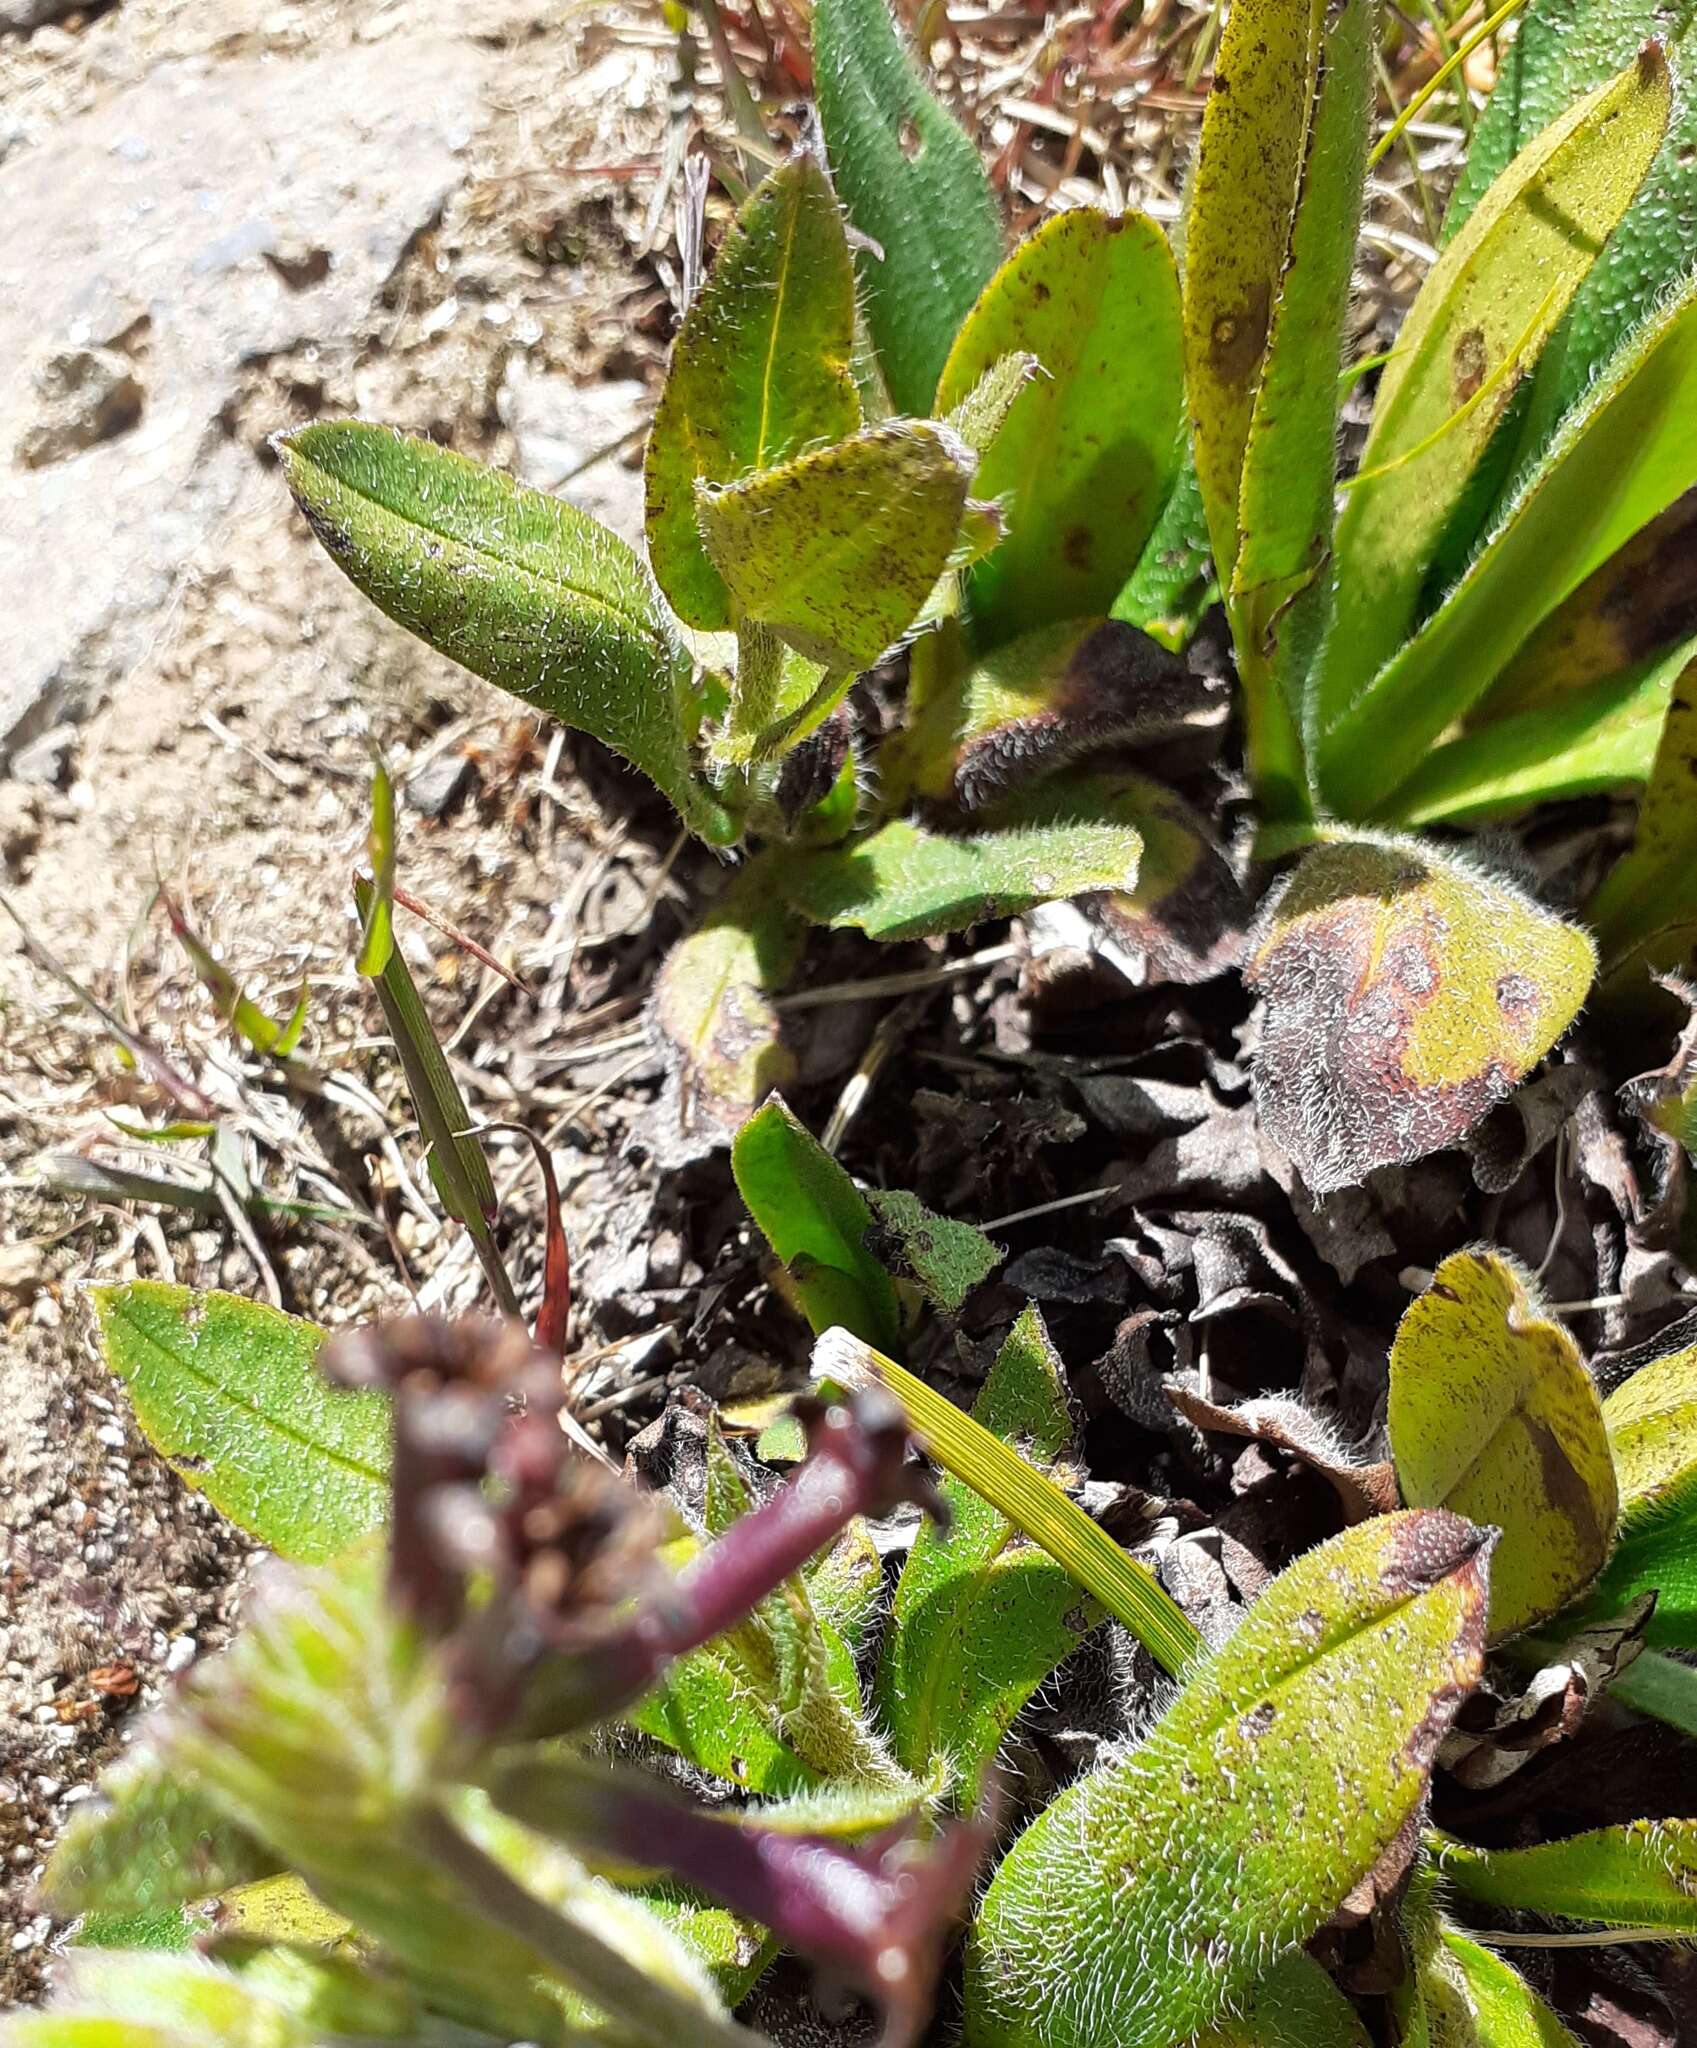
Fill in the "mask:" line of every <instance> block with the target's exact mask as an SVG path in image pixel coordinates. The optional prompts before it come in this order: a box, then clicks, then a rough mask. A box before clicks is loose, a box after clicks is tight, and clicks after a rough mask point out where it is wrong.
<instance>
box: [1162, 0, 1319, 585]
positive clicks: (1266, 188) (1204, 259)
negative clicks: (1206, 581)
mask: <svg viewBox="0 0 1697 2048" xmlns="http://www.w3.org/2000/svg"><path fill="white" fill-rule="evenodd" d="M1324 15H1325V7H1324V4H1323V0H1238V4H1237V5H1236V6H1234V7H1233V8H1232V10H1231V11H1230V13H1229V14H1228V15H1227V16H1226V25H1225V29H1224V31H1223V33H1222V34H1221V37H1220V50H1219V55H1218V57H1217V58H1216V60H1215V64H1214V84H1213V90H1212V91H1211V92H1210V93H1209V95H1208V103H1207V105H1206V107H1205V108H1204V109H1203V113H1202V139H1201V143H1200V145H1199V147H1198V153H1197V159H1196V175H1195V179H1194V181H1193V183H1192V186H1191V194H1190V216H1189V221H1188V224H1187V226H1186V230H1185V248H1184V354H1185V379H1186V384H1187V387H1188V390H1189V394H1190V403H1191V406H1192V409H1193V411H1194V413H1195V425H1196V473H1197V476H1198V478H1199V479H1200V482H1201V486H1202V502H1203V504H1204V506H1205V507H1206V508H1207V514H1208V531H1209V532H1210V533H1211V534H1212V536H1213V540H1214V561H1215V564H1216V565H1217V567H1218V569H1219V572H1220V578H1221V581H1222V582H1223V583H1225V584H1227V585H1228V586H1229V584H1230V582H1231V577H1232V573H1233V571H1234V569H1235V568H1236V566H1237V554H1238V545H1239V531H1238V500H1239V494H1240V488H1241V483H1242V476H1243V457H1244V450H1245V448H1246V446H1247V445H1248V441H1249V426H1250V421H1251V419H1252V417H1253V415H1254V411H1255V397H1256V392H1257V390H1258V389H1259V386H1260V382H1261V373H1262V365H1263V360H1264V357H1265V352H1266V347H1267V336H1268V334H1269V332H1270V331H1271V327H1272V321H1273V308H1274V305H1275V302H1276V301H1277V299H1278V295H1279V290H1280V286H1281V282H1282V279H1283V273H1284V268H1285V255H1286V250H1287V247H1288V244H1289V239H1290V226H1291V216H1292V213H1293V210H1294V208H1295V203H1296V195H1297V190H1298V186H1299V182H1300V173H1301V168H1302V158H1303V150H1304V146H1305V143H1306V139H1307V134H1308V122H1309V116H1310V112H1311V109H1312V106H1313V98H1314V85H1315V81H1316V78H1317V76H1318V72H1319V65H1320V52H1321V28H1322V22H1323V18H1324ZM1324 374H1327V375H1329V374H1330V373H1329V370H1328V371H1326V372H1325V373H1324Z"/></svg>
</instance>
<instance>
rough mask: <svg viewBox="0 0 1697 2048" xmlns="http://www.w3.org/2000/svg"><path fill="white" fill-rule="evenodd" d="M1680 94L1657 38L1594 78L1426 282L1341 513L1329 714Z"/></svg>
mask: <svg viewBox="0 0 1697 2048" xmlns="http://www.w3.org/2000/svg"><path fill="white" fill-rule="evenodd" d="M1652 47H1655V46H1652ZM1672 97H1673V87H1672V81H1671V79H1670V77H1669V74H1668V67H1667V64H1666V62H1665V60H1662V59H1661V58H1660V54H1659V49H1658V53H1657V60H1656V61H1655V62H1646V63H1643V64H1639V63H1634V64H1632V65H1629V66H1628V67H1627V69H1626V70H1625V71H1623V72H1622V73H1621V74H1620V75H1619V76H1618V77H1617V78H1615V79H1612V80H1610V81H1609V82H1608V83H1607V84H1605V85H1602V86H1599V87H1598V88H1597V90H1596V91H1595V92H1594V93H1592V94H1591V95H1589V96H1588V97H1587V98H1586V99H1584V100H1582V101H1581V102H1580V103H1579V105H1578V106H1576V107H1573V108H1571V109H1570V110H1569V112H1568V113H1567V114H1566V115H1564V116H1563V118H1562V119H1561V120H1560V121H1559V122H1557V123H1556V124H1555V125H1554V126H1553V127H1552V128H1550V129H1548V130H1546V131H1545V133H1544V134H1542V135H1541V136H1539V137H1538V139H1537V140H1536V141H1535V142H1533V143H1532V144H1530V145H1529V146H1528V147H1527V148H1526V149H1525V150H1523V151H1522V152H1521V154H1520V155H1519V156H1518V157H1517V158H1516V159H1515V161H1514V163H1513V164H1512V165H1511V166H1510V167H1509V169H1508V171H1507V172H1505V173H1504V175H1503V177H1502V178H1501V179H1500V180H1499V181H1498V182H1497V184H1496V185H1494V186H1493V187H1492V189H1491V191H1490V192H1489V193H1488V194H1487V195H1486V197H1485V199H1484V200H1483V201H1482V202H1481V204H1480V205H1479V207H1478V208H1477V209H1476V211H1475V212H1474V213H1473V214H1472V216H1471V217H1470V219H1469V220H1468V223H1467V225H1466V227H1465V228H1463V229H1462V231H1461V233H1460V234H1459V235H1458V236H1457V237H1456V239H1455V240H1454V241H1453V242H1451V243H1450V245H1449V246H1448V248H1447V249H1446V250H1445V251H1444V253H1443V255H1442V256H1441V257H1440V258H1439V259H1438V262H1437V263H1436V264H1435V265H1434V266H1433V268H1432V270H1431V272H1430V273H1429V274H1428V276H1427V278H1426V280H1425V282H1424V283H1423V284H1422V286H1421V288H1420V293H1419V295H1418V297H1417V298H1416V299H1415V302H1414V304H1413V306H1412V307H1411V308H1410V310H1409V314H1408V317H1407V319H1406V320H1405V321H1404V323H1403V327H1402V331H1401V333H1400V334H1399V335H1398V337H1397V346H1396V349H1395V351H1394V352H1393V354H1392V356H1391V359H1390V362H1389V364H1388V365H1387V367H1386V369H1385V372H1384V375H1383V377H1382V378H1381V380H1380V384H1379V390H1378V393H1377V396H1376V398H1375V400H1374V405H1373V429H1372V432H1371V434H1370V435H1369V437H1368V441H1367V446H1366V448H1365V449H1364V450H1363V452H1362V457H1361V468H1360V470H1359V472H1358V473H1357V475H1356V477H1355V478H1354V479H1353V480H1352V483H1351V485H1350V486H1349V497H1348V501H1347V503H1346V504H1345V507H1344V511H1343V515H1342V517H1341V518H1340V519H1339V521H1338V529H1337V561H1338V582H1337V614H1336V618H1335V620H1334V623H1333V627H1332V632H1331V634H1330V636H1329V638H1328V641H1327V650H1326V659H1325V662H1324V664H1323V667H1322V669H1321V674H1320V700H1319V714H1320V718H1321V721H1322V722H1323V723H1324V724H1328V725H1329V724H1331V723H1332V722H1333V721H1334V720H1335V719H1336V718H1337V716H1338V715H1339V714H1340V713H1341V712H1343V711H1344V710H1345V709H1346V708H1347V707H1348V705H1349V704H1350V703H1351V702H1352V700H1353V699H1354V697H1355V695H1356V694H1357V692H1358V691H1359V690H1360V689H1362V688H1363V687H1364V686H1365V684H1366V683H1367V682H1368V681H1369V679H1370V678H1371V677H1372V675H1373V673H1374V671H1375V670H1376V669H1378V668H1379V667H1380V665H1381V664H1382V663H1383V662H1385V661H1386V660H1388V659H1389V658H1390V656H1392V655H1393V654H1394V653H1395V652H1396V651H1397V648H1398V646H1399V644H1400V642H1401V641H1402V639H1403V638H1404V637H1405V635H1406V632H1407V629H1408V627H1409V625H1410V623H1411V622H1412V620H1413V619H1414V617H1415V615H1416V612H1417V609H1418V606H1419V600H1420V593H1421V588H1422V584H1423V582H1424V579H1425V575H1426V571H1427V567H1428V565H1429V563H1430V561H1431V559H1432V557H1433V555H1434V553H1435V552H1436V550H1437V548H1438V545H1439V543H1440V541H1441V540H1442V539H1443V537H1444V534H1445V531H1446V529H1447V527H1448V526H1449V523H1450V520H1451V516H1452V514H1453V513H1454V511H1455V509H1456V507H1457V505H1458V504H1459V502H1460V501H1461V498H1462V494H1463V492H1464V491H1465V489H1466V486H1467V483H1468V480H1469V478H1470V477H1471V476H1472V474H1473V470H1474V467H1475V465H1476V464H1477V463H1478V461H1479V459H1480V457H1481V456H1482V455H1483V453H1484V451H1485V446H1486V443H1487V442H1488V441H1489V440H1490V438H1491V435H1492V434H1493V432H1494V431H1495V429H1496V424H1497V420H1498V418H1499V417H1500V414H1501V411H1502V407H1503V405H1504V404H1505V403H1506V401H1507V400H1508V398H1509V397H1510V396H1511V395H1512V392H1513V390H1514V386H1515V384H1516V382H1517V381H1518V380H1519V379H1520V378H1521V377H1523V376H1525V375H1526V374H1527V373H1528V372H1529V371H1530V370H1531V369H1532V368H1533V366H1534V365H1535V364H1536V362H1537V359H1538V354H1539V351H1540V350H1541V349H1542V348H1543V346H1544V343H1545V341H1546V340H1547V339H1548V338H1549V336H1550V335H1551V333H1552V332H1553V331H1554V330H1555V327H1556V325H1557V323H1558V321H1559V320H1560V319H1561V316H1562V314H1563V313H1564V312H1565V311H1566V309H1567V307H1568V306H1569V304H1571V302H1572V299H1573V295H1574V293H1575V292H1576V291H1577V290H1578V289H1579V287H1580V285H1581V284H1582V283H1583V282H1584V280H1585V277H1586V274H1587V273H1588V272H1589V270H1590V268H1591V265H1592V263H1593V262H1594V261H1595V260H1596V256H1597V252H1598V251H1599V250H1600V249H1601V247H1602V245H1603V243H1604V241H1605V240H1606V239H1607V237H1608V234H1609V231H1610V230H1611V229H1612V228H1613V227H1614V225H1615V223H1616V222H1617V221H1618V220H1619V219H1620V217H1621V215H1622V214H1623V213H1624V212H1625V211H1626V209H1627V207H1628V206H1629V205H1630V203H1631V201H1632V196H1633V194H1634V193H1635V192H1636V191H1637V189H1638V186H1639V183H1640V181H1641V180H1642V178H1643V176H1644V173H1645V171H1646V170H1648V168H1649V166H1650V162H1651V159H1652V158H1653V157H1654V156H1655V154H1656V151H1657V150H1658V149H1659V148H1660V147H1661V141H1662V136H1663V134H1664V133H1665V132H1666V129H1667V123H1668V112H1669V108H1670V107H1671V105H1672Z"/></svg>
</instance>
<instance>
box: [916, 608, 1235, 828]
mask: <svg viewBox="0 0 1697 2048" xmlns="http://www.w3.org/2000/svg"><path fill="white" fill-rule="evenodd" d="M950 683H952V687H949V686H948V684H950ZM1217 716H1218V712H1217V710H1216V706H1215V700H1214V699H1213V698H1212V696H1211V694H1210V692H1209V690H1208V687H1207V685H1206V684H1205V683H1204V682H1203V681H1202V680H1201V678H1199V677H1197V676H1193V675H1192V674H1191V673H1190V670H1189V669H1188V668H1187V666H1186V665H1185V663H1184V662H1182V661H1181V660H1179V658H1178V657H1177V656H1176V655H1172V654H1169V653H1168V652H1167V650H1166V649H1165V648H1164V647H1162V646H1161V645H1160V643H1159V642H1158V641H1155V640H1152V639H1150V638H1149V636H1148V634H1146V633H1140V632H1139V631H1138V630H1137V628H1136V627H1135V626H1127V625H1122V624H1121V623H1120V622H1119V621H1117V620H1114V619H1083V618H1080V619H1067V620H1064V621H1062V623H1061V624H1059V625H1051V626H1039V627H1038V628H1037V630H1036V631H1035V632H1032V633H1022V634H1021V635H1020V636H1019V638H1018V639H1017V640H1010V641H1008V642H1007V643H1006V645H1004V646H1001V647H998V648H996V649H995V650H994V652H993V653H991V654H988V655H986V656H985V657H984V659H983V660H982V661H978V662H975V663H973V664H972V666H971V667H966V666H965V665H964V664H962V665H961V666H960V668H959V669H958V670H957V671H956V672H955V673H954V674H953V675H952V676H951V677H949V678H948V679H947V680H946V683H945V687H942V688H933V689H931V690H928V691H927V692H925V693H924V694H923V695H922V696H921V698H920V699H919V701H918V703H917V705H916V707H915V710H914V713H913V714H912V723H911V724H910V725H909V727H908V729H907V730H906V731H905V732H904V733H902V734H901V736H900V737H899V739H898V740H896V742H895V743H894V746H893V748H892V749H891V754H892V756H893V758H892V759H890V760H889V761H886V760H885V759H884V758H882V757H881V759H880V764H879V765H880V770H881V772H882V773H883V774H884V775H885V776H886V778H888V777H889V776H892V775H893V776H894V777H896V778H897V779H898V782H899V786H900V787H902V788H903V789H910V790H912V791H913V792H914V793H915V794H917V795H920V796H924V797H928V798H931V799H933V800H935V801H939V802H952V803H956V804H958V805H959V806H960V807H961V808H962V809H963V810H968V811H974V810H979V809H981V808H982V807H983V806H984V805H986V804H989V803H992V802H994V801H995V799H996V798H998V797H1001V796H1005V795H1006V794H1007V793H1008V792H1009V791H1010V790H1011V789H1013V788H1014V787H1015V786H1016V785H1018V784H1019V783H1022V782H1032V781H1036V780H1037V779H1038V778H1039V777H1040V776H1043V775H1047V774H1052V773H1053V772H1054V771H1055V770H1056V769H1057V768H1060V767H1064V766H1065V765H1066V764H1067V763H1068V762H1069V761H1073V760H1076V759H1077V758H1078V757H1079V756H1080V755H1083V754H1086V753H1089V752H1092V751H1094V750H1097V749H1100V748H1104V747H1108V746H1126V745H1137V744H1140V743H1142V744H1147V743H1148V742H1150V741H1153V740H1157V739H1166V738H1170V737H1171V736H1172V735H1173V734H1174V733H1177V732H1181V731H1183V730H1184V729H1185V728H1186V727H1187V726H1202V725H1205V724H1208V723H1212V722H1213V721H1214V720H1215V719H1216V718H1217Z"/></svg>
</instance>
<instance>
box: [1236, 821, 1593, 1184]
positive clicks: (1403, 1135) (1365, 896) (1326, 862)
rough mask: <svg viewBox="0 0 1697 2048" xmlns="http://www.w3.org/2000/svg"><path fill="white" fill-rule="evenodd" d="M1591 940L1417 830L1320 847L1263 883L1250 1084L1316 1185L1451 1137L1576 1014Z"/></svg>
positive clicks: (1356, 1177)
mask: <svg viewBox="0 0 1697 2048" xmlns="http://www.w3.org/2000/svg"><path fill="white" fill-rule="evenodd" d="M1595 967H1596V952H1595V948H1594V947H1593V945H1592V942H1591V939H1590V937H1589V935H1588V934H1587V933H1586V932H1584V931H1582V930H1580V929H1578V928H1577V927H1576V926H1573V925H1569V924H1564V923H1563V922H1562V920H1561V919H1560V918H1557V917H1555V916H1553V915H1551V913H1550V912H1548V911H1546V910H1544V909H1542V908H1541V907H1540V906H1539V905H1538V904H1536V903H1534V902H1533V901H1532V900H1531V898H1530V897H1528V896H1525V895H1523V894H1522V893H1521V892H1520V891H1519V890H1518V889H1516V888H1514V887H1512V886H1511V885H1510V884H1509V883H1507V882H1503V881H1500V880H1497V879H1495V878H1494V877H1491V876H1488V875H1487V874H1485V873H1484V872H1482V871H1481V870H1479V869H1477V868H1474V867H1472V866H1470V865H1467V864H1465V863H1463V862H1462V861H1460V860H1458V859H1455V858H1453V857H1450V856H1448V855H1445V854H1441V853H1439V852H1438V851H1436V850H1435V849H1434V848H1431V847H1427V846H1424V845H1422V844H1420V843H1419V842H1417V841H1415V840H1411V839H1391V838H1380V837H1376V836H1375V837H1368V836H1367V835H1365V834H1363V835H1362V836H1360V837H1357V838H1351V839H1347V840H1341V841H1337V842H1334V843H1332V844H1327V845H1322V846H1317V847H1315V848H1314V849H1313V850H1312V851H1311V852H1310V853H1309V854H1308V855H1307V856H1306V857H1305V858H1304V860H1303V861H1302V864H1301V865H1300V866H1299V867H1298V869H1297V870H1296V872H1295V874H1294V875H1293V876H1292V877H1291V878H1290V880H1289V882H1288V883H1286V885H1285V886H1284V888H1283V889H1282V890H1280V891H1278V892H1277V893H1276V894H1275V895H1273V896H1272V897H1270V898H1269V899H1268V902H1267V904H1266V906H1265V907H1264V909H1263V911H1262V913H1261V917H1260V919H1259V922H1258V924H1257V927H1256V931H1255V934H1254V937H1253V940H1252V946H1251V953H1250V959H1249V964H1248V967H1247V968H1246V970H1245V974H1246V978H1247V979H1248V980H1249V982H1250V984H1251V986H1252V987H1254V988H1256V989H1257V990H1259V992H1260V993H1261V995H1262V996H1263V997H1264V998H1265V1000H1266V1005H1267V1009H1266V1018H1265V1021H1264V1023H1263V1026H1262V1033H1261V1044H1260V1048H1259V1050H1258V1052H1257V1054H1256V1059H1255V1099H1256V1104H1257V1107H1258V1108H1259V1110H1260V1113H1261V1119H1262V1122H1263V1124H1264V1125H1265V1126H1266V1129H1267V1132H1268V1135H1269V1136H1270V1137H1271V1138H1272V1139H1273V1140H1274V1142H1275V1143H1276V1144H1278V1145H1280V1146H1281V1147H1283V1149H1284V1150H1285V1151H1286V1152H1288V1153H1289V1154H1290V1156H1291V1158H1292V1159H1293V1160H1294V1161H1295V1163H1296V1166H1297V1169H1298V1171H1299V1172H1300V1173H1301V1175H1302V1177H1303V1179H1304V1180H1305V1181H1306V1182H1307V1183H1308V1186H1309V1187H1310V1188H1311V1189H1312V1190H1313V1191H1314V1192H1315V1193H1316V1194H1325V1193H1329V1192H1330V1191H1331V1190H1332V1189H1334V1188H1341V1187H1348V1186H1350V1185H1351V1184H1352V1183H1354V1182H1357V1181H1360V1180H1362V1179H1364V1178H1365V1177H1366V1175H1367V1174H1369V1173H1370V1172H1372V1170H1373V1169H1374V1168H1375V1167H1377V1166H1388V1165H1392V1164H1403V1163H1406V1162H1408V1161H1410V1160H1414V1159H1420V1158H1423V1157H1424V1156H1425V1154H1427V1153H1428V1152H1436V1151H1438V1150H1440V1149H1442V1148H1443V1147H1444V1146H1446V1145H1453V1144H1455V1143H1456V1142H1457V1141H1458V1140H1459V1139H1461V1138H1462V1137H1463V1136H1465V1134H1466V1133H1467V1132H1468V1131H1469V1130H1471V1129H1472V1127H1473V1126H1474V1124H1476V1123H1477V1122H1478V1121H1479V1119H1480V1118H1481V1117H1482V1116H1483V1115H1484V1114H1485V1112H1486V1111H1487V1110H1488V1109H1491V1108H1492V1107H1493V1106H1494V1105H1495V1104H1497V1103H1499V1102H1501V1101H1502V1100H1503V1099H1504V1097H1505V1096H1507V1095H1508V1094H1509V1093H1511V1091H1512V1090H1513V1089H1514V1088H1515V1086H1516V1085H1517V1084H1518V1083H1519V1082H1520V1081H1522V1080H1524V1079H1525V1077H1526V1075H1527V1074H1528V1073H1529V1072H1530V1071H1531V1069H1532V1068H1533V1067H1534V1066H1535V1065H1536V1064H1537V1062H1538V1061H1539V1060H1540V1059H1542V1058H1543V1056H1544V1054H1545V1053H1547V1052H1548V1051H1549V1050H1550V1048H1551V1046H1553V1045H1554V1044H1555V1042H1556V1040H1557V1039H1558V1038H1560V1036H1561V1034H1562V1033H1563V1032H1564V1031H1565V1030H1566V1029H1567V1027H1568V1025H1569V1024H1571V1023H1572V1021H1573V1019H1574V1017H1575V1015H1576V1014H1577V1012H1578V1010H1579V1007H1580V1005H1581V1004H1582V1003H1583V1002H1584V1000H1585V996H1586V994H1587V992H1588V990H1589V989H1590V986H1591V979H1592V975H1593V973H1594V972H1595Z"/></svg>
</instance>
